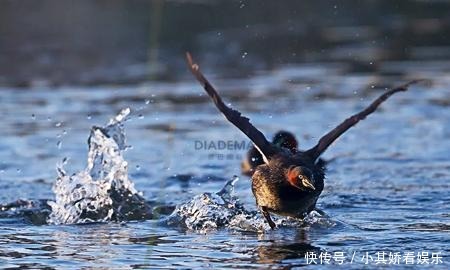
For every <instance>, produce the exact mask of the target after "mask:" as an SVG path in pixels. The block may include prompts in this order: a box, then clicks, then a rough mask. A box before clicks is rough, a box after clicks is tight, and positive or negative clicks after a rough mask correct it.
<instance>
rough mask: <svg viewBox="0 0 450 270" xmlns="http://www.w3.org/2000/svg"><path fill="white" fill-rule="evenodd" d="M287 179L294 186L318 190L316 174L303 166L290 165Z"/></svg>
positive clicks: (306, 189)
mask: <svg viewBox="0 0 450 270" xmlns="http://www.w3.org/2000/svg"><path fill="white" fill-rule="evenodd" d="M286 178H287V181H288V182H289V183H290V184H291V185H292V186H294V187H296V188H298V189H300V190H304V191H314V190H316V186H315V184H316V183H315V180H314V174H313V173H312V171H311V170H310V169H308V168H306V167H303V166H290V167H289V168H288V170H287V173H286Z"/></svg>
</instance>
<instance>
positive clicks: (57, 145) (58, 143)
mask: <svg viewBox="0 0 450 270" xmlns="http://www.w3.org/2000/svg"><path fill="white" fill-rule="evenodd" d="M61 145H62V142H61V141H58V142H57V143H56V147H58V149H61Z"/></svg>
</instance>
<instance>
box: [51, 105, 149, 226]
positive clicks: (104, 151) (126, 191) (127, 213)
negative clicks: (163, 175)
mask: <svg viewBox="0 0 450 270" xmlns="http://www.w3.org/2000/svg"><path fill="white" fill-rule="evenodd" d="M129 114H130V109H129V108H126V109H123V110H122V111H121V112H120V113H119V114H118V115H117V116H115V117H114V118H112V119H111V120H110V121H109V123H108V124H107V125H106V126H105V127H96V126H94V127H92V129H91V134H90V136H89V139H88V144H89V153H88V158H87V166H86V168H85V169H84V170H82V171H80V172H78V173H76V174H73V175H71V176H69V175H68V174H67V173H66V171H65V170H64V168H63V165H64V163H65V162H63V163H62V164H59V165H58V166H57V172H58V177H57V179H56V182H55V184H54V186H53V191H54V192H55V196H56V198H55V201H54V202H48V204H49V205H50V207H51V210H52V212H51V214H50V216H49V218H48V223H51V224H74V223H87V222H106V221H120V220H132V219H146V218H150V217H151V213H150V210H149V207H148V205H147V204H146V202H145V200H144V199H143V197H142V194H140V193H138V192H137V190H136V189H135V188H134V183H133V182H132V181H131V180H130V179H128V163H127V162H126V161H125V159H124V158H123V155H122V153H123V151H124V150H125V149H126V148H127V146H126V143H125V132H124V127H123V122H124V121H125V119H126V118H127V116H128V115H129Z"/></svg>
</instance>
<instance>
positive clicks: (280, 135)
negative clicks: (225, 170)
mask: <svg viewBox="0 0 450 270" xmlns="http://www.w3.org/2000/svg"><path fill="white" fill-rule="evenodd" d="M272 144H273V145H275V146H277V147H280V148H281V147H283V148H286V149H287V150H289V151H291V152H292V153H293V154H295V153H296V152H297V151H298V149H297V147H298V143H297V139H295V136H294V135H293V134H292V133H290V132H289V131H284V130H280V131H278V132H277V133H276V134H275V135H274V136H273V139H272ZM261 164H264V160H263V157H262V155H261V154H260V153H259V152H258V150H257V149H256V148H255V147H254V146H253V147H252V148H250V150H248V152H247V155H246V157H245V158H244V160H242V163H241V171H242V174H245V175H248V176H252V175H253V173H254V172H255V169H256V167H258V166H259V165H261Z"/></svg>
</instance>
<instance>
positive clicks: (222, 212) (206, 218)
mask: <svg viewBox="0 0 450 270" xmlns="http://www.w3.org/2000/svg"><path fill="white" fill-rule="evenodd" d="M238 180H239V178H238V177H237V176H234V177H233V178H232V179H231V180H229V181H227V183H226V184H225V186H224V187H223V188H222V189H221V190H220V191H219V192H216V193H202V194H200V195H197V196H195V197H193V198H192V199H191V200H190V201H188V202H186V203H184V204H180V205H178V206H177V207H176V208H175V210H174V211H173V212H172V214H171V215H170V216H168V217H167V218H166V219H165V220H164V222H165V223H166V224H167V225H169V226H178V227H183V228H185V229H188V230H194V231H200V232H205V231H210V230H216V229H220V228H229V229H234V230H240V231H255V232H263V231H267V230H270V227H269V225H268V224H267V222H266V221H265V220H264V218H263V217H262V215H260V213H258V212H256V211H249V210H247V209H245V207H244V205H242V204H241V203H240V202H239V200H238V198H237V197H236V196H235V194H234V186H235V183H236V182H237V181H238ZM273 220H274V222H275V224H276V225H277V227H306V226H311V225H316V224H317V225H320V226H327V227H328V226H334V222H333V221H331V219H329V217H328V216H326V215H325V214H324V213H321V212H320V211H312V212H311V213H310V214H308V215H307V216H306V217H305V218H304V219H296V218H289V217H276V216H274V217H273Z"/></svg>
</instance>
